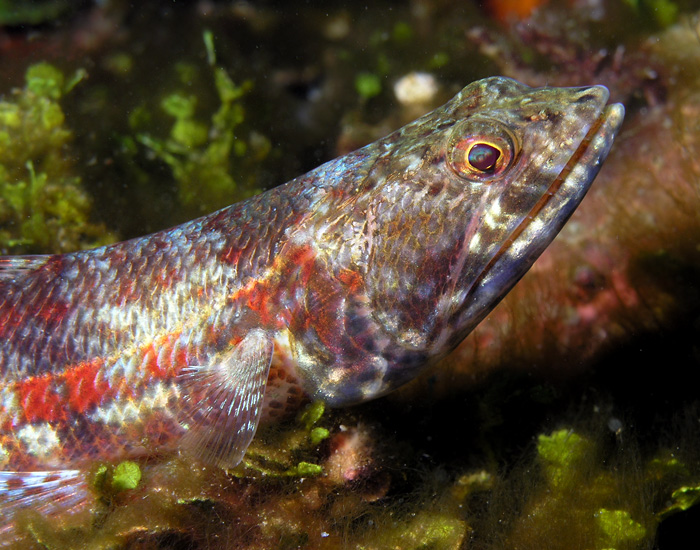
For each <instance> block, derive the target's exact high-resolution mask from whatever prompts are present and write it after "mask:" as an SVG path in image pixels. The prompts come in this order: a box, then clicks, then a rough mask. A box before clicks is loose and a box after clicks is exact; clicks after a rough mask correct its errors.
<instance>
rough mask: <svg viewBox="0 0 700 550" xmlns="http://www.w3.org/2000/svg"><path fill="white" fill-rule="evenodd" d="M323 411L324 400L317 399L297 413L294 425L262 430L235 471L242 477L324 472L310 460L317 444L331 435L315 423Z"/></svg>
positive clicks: (284, 475)
mask: <svg viewBox="0 0 700 550" xmlns="http://www.w3.org/2000/svg"><path fill="white" fill-rule="evenodd" d="M324 412H325V405H324V404H323V402H322V401H315V402H313V403H310V404H309V405H308V406H307V407H306V408H305V409H304V410H303V411H302V412H301V413H300V414H299V415H298V417H297V419H296V421H295V422H294V424H293V425H291V426H288V427H287V428H285V429H282V430H280V429H278V428H277V429H275V428H272V429H269V430H262V433H261V434H259V437H256V438H255V439H254V440H253V442H252V443H251V445H250V447H248V450H247V451H246V454H245V456H244V457H243V462H242V463H241V465H240V466H239V467H238V468H236V469H235V470H234V472H233V474H234V475H236V476H240V477H250V476H256V477H257V476H260V475H263V476H266V477H313V476H318V475H321V474H322V473H323V468H322V467H321V466H320V465H318V464H315V463H313V462H311V461H310V460H312V459H314V458H315V456H316V454H317V453H316V451H317V448H318V445H319V444H320V443H321V442H322V441H323V440H325V439H326V438H328V436H329V435H330V432H329V430H328V429H327V428H325V427H322V426H317V425H316V424H317V423H318V422H319V421H320V420H321V418H322V417H323V413H324Z"/></svg>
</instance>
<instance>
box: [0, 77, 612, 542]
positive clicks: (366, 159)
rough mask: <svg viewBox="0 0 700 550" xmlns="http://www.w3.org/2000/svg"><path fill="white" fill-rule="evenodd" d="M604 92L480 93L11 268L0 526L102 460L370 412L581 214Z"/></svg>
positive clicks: (0, 374)
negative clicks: (286, 176)
mask: <svg viewBox="0 0 700 550" xmlns="http://www.w3.org/2000/svg"><path fill="white" fill-rule="evenodd" d="M607 98H608V92H607V90H606V89H605V88H603V87H601V86H595V87H588V88H529V87H527V86H525V85H523V84H520V83H518V82H515V81H513V80H510V79H507V78H489V79H485V80H481V81H479V82H475V83H473V84H471V85H470V86H467V87H466V88H465V89H464V90H462V91H461V92H460V93H459V94H458V95H457V96H456V97H455V98H454V99H452V100H451V101H450V102H448V103H447V104H446V105H444V106H443V107H440V108H439V109H436V110H435V111H433V112H432V113H429V114H427V115H425V116H424V117H422V118H420V119H418V120H416V121H415V122H413V123H411V124H409V125H407V126H405V127H404V128H402V129H400V130H398V131H396V132H394V133H393V134H391V135H389V136H387V137H385V138H384V139H381V140H379V141H377V142H375V143H373V144H371V145H368V146H366V147H364V148H362V149H359V150H358V151H355V152H353V153H350V154H348V155H345V156H343V157H340V158H338V159H335V160H333V161H331V162H328V163H327V164H324V165H323V166H321V167H319V168H317V169H315V170H313V171H311V172H309V173H308V174H306V175H303V176H300V177H298V178H296V179H295V180H293V181H290V182H289V183H287V184H285V185H283V186H280V187H277V188H275V189H272V190H270V191H268V192H266V193H263V194H261V195H258V196H256V197H253V198H251V199H249V200H247V201H244V202H242V203H238V204H235V205H233V206H230V207H228V208H224V209H223V210H220V211H218V212H215V213H213V214H210V215H208V216H205V217H203V218H199V219H197V220H194V221H191V222H188V223H185V224H182V225H180V226H177V227H174V228H172V229H168V230H165V231H161V232H158V233H155V234H153V235H150V236H146V237H143V238H138V239H134V240H131V241H127V242H122V243H118V244H115V245H112V246H108V247H103V248H98V249H94V250H89V251H82V252H76V253H71V254H63V255H55V256H37V257H23V258H0V470H2V471H0V516H4V517H6V518H9V517H11V515H12V513H13V512H14V511H15V510H16V509H18V508H19V507H22V506H27V505H29V506H35V507H37V508H38V509H45V510H48V511H51V510H52V505H51V504H50V502H49V501H50V499H51V498H53V497H55V496H56V495H59V494H60V495H61V496H62V497H64V498H65V499H66V501H68V502H70V503H71V505H73V504H77V503H78V502H79V500H80V499H79V498H78V496H79V492H80V490H81V487H80V484H81V483H82V481H81V478H80V470H81V469H85V468H86V467H87V466H88V465H90V464H92V463H93V462H94V461H96V460H108V461H114V460H119V459H122V458H124V457H127V456H134V455H139V454H151V453H154V452H168V451H174V450H176V449H181V450H183V452H185V453H191V454H192V455H193V456H196V457H198V458H200V459H202V460H204V461H206V462H209V463H213V464H218V465H221V466H225V467H230V466H234V465H235V464H237V463H238V462H239V461H240V459H241V457H242V455H243V453H244V451H245V449H246V447H247V446H248V444H249V443H250V440H251V438H252V437H253V434H254V432H255V429H256V426H257V424H258V420H259V418H260V416H261V415H262V416H263V417H264V418H268V419H271V418H274V417H275V415H276V414H281V411H284V410H285V409H289V408H293V407H294V406H297V405H298V404H299V403H300V402H301V400H302V399H303V397H304V395H307V396H310V397H312V398H318V399H323V400H325V401H326V402H328V403H329V404H331V405H335V406H340V405H346V404H351V403H357V402H361V401H364V400H368V399H372V398H375V397H377V396H380V395H383V394H385V393H387V392H389V391H391V390H393V389H395V388H397V387H398V386H400V385H401V384H404V383H405V382H407V381H408V380H410V379H412V378H413V377H415V376H416V375H417V374H418V373H419V372H420V371H421V369H423V368H424V367H425V366H426V365H427V364H429V363H430V362H432V361H434V360H436V359H438V358H440V357H442V356H444V355H445V354H447V353H448V352H449V351H450V350H452V349H453V348H454V347H455V346H456V345H457V344H458V343H459V342H460V341H461V340H462V339H463V338H464V337H465V336H466V335H467V334H468V333H469V332H470V331H471V330H472V329H473V328H474V326H476V324H477V323H478V322H479V321H480V320H481V319H482V318H483V317H484V316H485V315H486V314H487V313H488V312H489V311H490V310H491V309H492V308H493V307H494V306H495V305H496V303H497V302H498V301H499V300H500V299H501V298H502V297H503V296H504V295H505V294H506V293H507V292H508V290H509V289H510V288H511V287H512V286H513V285H514V284H515V283H516V282H517V280H518V279H519V278H520V277H521V276H522V275H523V274H524V273H525V272H526V271H527V269H528V268H529V267H530V265H531V264H532V263H533V262H534V260H535V259H536V258H537V256H538V255H539V254H540V253H541V252H542V251H543V250H544V248H545V247H546V246H547V245H548V244H549V243H550V242H551V240H552V239H553V238H554V236H555V235H556V234H557V232H558V231H559V230H560V229H561V227H562V225H563V224H564V223H565V221H566V220H567V219H568V217H569V216H570V215H571V213H572V212H573V210H574V209H575V208H576V206H577V205H578V204H579V202H580V201H581V199H582V198H583V196H584V195H585V193H586V191H587V189H588V187H589V185H590V184H591V182H592V180H593V179H594V177H595V175H596V173H597V171H598V169H599V168H600V164H601V162H602V161H603V160H604V158H605V156H606V155H607V153H608V151H609V149H610V146H611V144H612V141H613V138H614V134H615V132H616V131H617V129H618V128H619V126H620V124H621V122H622V118H623V113H624V110H623V108H622V106H620V105H612V106H608V107H607V108H606V107H605V103H606V101H607ZM475 144H477V145H478V146H477V148H476V149H472V147H473V146H474V145H475ZM479 152H481V153H483V154H484V155H485V156H484V157H483V158H477V157H478V155H477V153H479ZM470 163H471V164H470ZM31 472H34V473H31ZM37 472H45V474H41V473H37ZM71 472H73V475H71ZM42 475H44V476H45V477H47V479H48V481H46V480H44V478H43V477H42ZM51 476H53V478H52V477H51ZM50 482H53V485H49V483H50ZM23 487H25V488H28V489H29V488H33V489H34V493H33V494H34V497H32V498H27V496H26V494H23V493H21V489H22V488H23ZM57 487H58V489H57ZM60 488H62V489H60ZM61 490H62V491H63V493H60V491H61ZM71 499H72V500H71ZM42 507H43V508H42ZM8 524H9V523H8ZM1 529H2V521H0V533H2V530H1ZM6 529H7V527H6Z"/></svg>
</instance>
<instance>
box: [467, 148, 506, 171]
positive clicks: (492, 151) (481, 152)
mask: <svg viewBox="0 0 700 550" xmlns="http://www.w3.org/2000/svg"><path fill="white" fill-rule="evenodd" d="M499 158H501V151H500V149H498V147H494V146H493V145H491V144H489V143H475V144H474V145H472V147H471V149H469V153H467V162H468V163H469V165H470V166H471V167H472V168H474V170H479V171H480V172H492V171H493V169H494V168H495V167H496V163H497V162H498V159H499Z"/></svg>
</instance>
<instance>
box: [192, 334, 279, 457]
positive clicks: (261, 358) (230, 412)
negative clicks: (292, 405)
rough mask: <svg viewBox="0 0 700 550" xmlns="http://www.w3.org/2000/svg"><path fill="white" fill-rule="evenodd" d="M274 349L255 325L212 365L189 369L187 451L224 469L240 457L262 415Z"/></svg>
mask: <svg viewBox="0 0 700 550" xmlns="http://www.w3.org/2000/svg"><path fill="white" fill-rule="evenodd" d="M272 350H273V345H272V339H271V338H270V337H269V336H268V335H267V334H266V333H265V332H264V331H262V330H258V329H256V330H253V331H251V332H249V333H248V334H247V335H246V337H245V338H243V340H241V341H240V342H239V343H238V345H236V346H235V347H234V348H233V349H231V350H229V351H228V352H226V353H224V354H221V355H219V356H218V357H217V358H216V361H215V362H213V363H212V364H210V365H204V366H190V367H188V368H187V369H185V371H184V372H183V373H182V374H181V375H180V376H182V377H184V378H185V379H184V380H183V382H182V388H183V391H184V393H185V395H186V398H185V400H184V408H183V410H184V411H186V422H185V424H186V427H187V428H188V431H187V433H186V435H185V436H184V438H183V442H182V443H183V449H184V450H185V451H186V452H190V453H192V454H194V455H195V456H196V457H197V458H200V459H201V460H204V461H205V462H207V463H210V464H214V465H217V466H220V467H222V468H233V467H234V466H236V465H237V464H238V463H239V462H240V461H241V459H242V458H243V455H244V453H245V451H246V449H247V448H248V445H250V442H251V440H252V439H253V436H254V435H255V430H256V429H257V427H258V421H259V420H260V412H261V410H262V402H263V397H264V394H265V385H266V383H267V377H268V373H269V371H270V362H271V360H272Z"/></svg>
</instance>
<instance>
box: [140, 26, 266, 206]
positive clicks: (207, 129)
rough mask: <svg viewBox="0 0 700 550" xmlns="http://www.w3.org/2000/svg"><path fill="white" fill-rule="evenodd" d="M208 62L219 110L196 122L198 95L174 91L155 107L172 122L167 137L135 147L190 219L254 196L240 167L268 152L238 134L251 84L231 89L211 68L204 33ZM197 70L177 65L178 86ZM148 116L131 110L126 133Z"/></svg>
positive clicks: (209, 42) (209, 41)
mask: <svg viewBox="0 0 700 550" xmlns="http://www.w3.org/2000/svg"><path fill="white" fill-rule="evenodd" d="M204 44H205V47H206V50H207V59H208V61H209V67H210V69H211V71H212V77H213V80H214V85H215V88H216V93H217V97H218V100H219V107H218V109H217V110H216V111H215V112H213V113H212V114H211V115H210V117H209V120H208V121H206V122H205V121H204V120H203V119H202V117H201V116H198V113H197V109H198V103H199V101H200V100H199V98H198V96H197V95H195V94H192V93H188V92H184V91H174V92H172V93H169V94H168V95H166V96H165V97H164V98H163V99H162V101H161V102H160V108H161V109H162V111H163V112H164V113H166V114H167V115H168V116H169V117H171V118H172V119H174V122H173V123H172V126H171V128H170V133H169V135H168V136H167V137H165V138H159V137H156V136H154V135H152V134H151V133H148V132H141V133H139V134H138V135H137V141H138V142H140V143H141V144H142V145H144V146H145V147H147V148H148V149H149V150H150V151H151V152H152V153H153V154H154V155H155V157H156V158H158V159H160V160H162V161H163V162H165V163H166V164H167V165H168V166H169V167H170V169H171V170H172V174H173V177H174V178H175V180H176V181H177V185H178V199H179V201H180V204H181V205H182V206H183V207H185V209H186V210H187V211H188V214H190V215H199V214H203V213H208V212H211V211H212V210H216V209H218V208H221V207H223V206H227V205H229V204H231V203H234V202H237V201H239V200H241V199H244V198H246V197H247V196H250V195H252V194H255V193H256V192H258V191H259V189H257V187H256V185H255V181H254V180H253V178H252V177H248V178H247V177H246V176H245V174H244V173H243V170H241V169H240V168H241V167H242V166H243V165H246V164H250V163H255V162H259V161H261V160H263V159H264V158H265V157H266V156H267V155H268V153H269V151H270V143H269V141H268V140H267V139H266V138H264V137H263V136H261V135H260V134H256V133H252V134H251V135H249V136H248V139H243V137H242V136H241V135H239V134H238V129H239V127H240V125H241V123H242V122H243V120H244V117H245V110H244V107H243V104H242V103H241V99H242V98H243V97H244V96H245V94H247V93H248V92H249V91H250V90H251V89H252V82H250V81H245V82H243V83H242V84H240V85H237V84H235V83H234V81H233V80H232V79H231V77H230V76H229V74H228V73H227V72H226V70H225V69H223V68H222V67H218V66H216V55H215V51H214V40H213V37H212V34H211V33H210V32H205V33H204ZM193 71H194V72H196V68H194V67H191V66H187V65H180V66H179V73H180V80H181V81H182V82H183V83H185V82H188V81H190V80H191V78H192V72H193ZM148 118H149V117H148V113H145V112H144V111H143V109H140V110H136V111H134V113H132V116H131V117H130V124H131V127H132V128H133V129H135V130H139V129H140V128H142V127H143V126H144V125H145V123H147V121H148Z"/></svg>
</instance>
